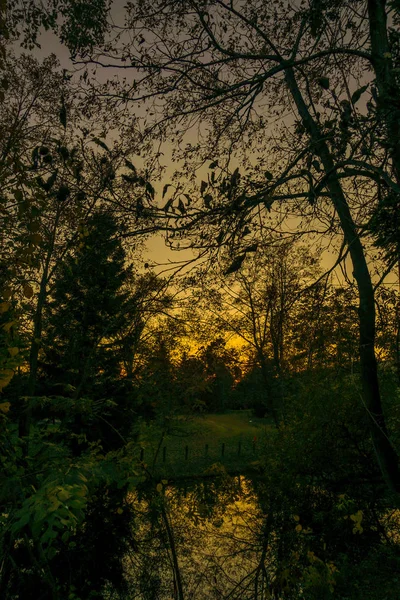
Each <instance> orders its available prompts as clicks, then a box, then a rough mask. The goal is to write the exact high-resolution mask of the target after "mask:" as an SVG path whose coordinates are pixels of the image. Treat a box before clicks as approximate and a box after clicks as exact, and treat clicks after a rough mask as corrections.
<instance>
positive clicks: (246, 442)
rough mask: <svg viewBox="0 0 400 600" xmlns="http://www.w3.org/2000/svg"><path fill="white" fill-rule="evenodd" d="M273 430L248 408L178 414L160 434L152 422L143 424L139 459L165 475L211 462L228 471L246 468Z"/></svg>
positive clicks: (203, 467) (200, 470)
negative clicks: (189, 414)
mask: <svg viewBox="0 0 400 600" xmlns="http://www.w3.org/2000/svg"><path fill="white" fill-rule="evenodd" d="M273 433H274V427H273V425H272V424H271V422H270V421H269V420H267V419H260V418H256V417H253V416H252V415H251V412H250V411H232V412H229V413H225V414H205V415H199V416H195V417H190V418H188V417H178V418H176V419H174V420H173V422H172V423H171V427H170V429H169V431H168V433H167V434H166V435H165V436H164V438H162V437H161V436H162V433H161V431H160V430H159V429H157V428H156V427H155V426H154V425H150V426H144V427H143V430H142V436H141V443H142V446H143V451H144V455H143V459H144V462H145V463H146V464H147V465H148V466H149V468H150V469H151V470H152V471H153V472H154V473H156V474H157V475H158V474H162V475H165V476H166V477H174V476H182V475H200V474H201V473H204V472H206V471H207V469H208V468H209V467H210V466H211V465H212V464H215V463H221V464H223V465H224V466H225V467H226V468H227V470H231V471H238V470H246V469H248V468H249V467H251V465H252V464H254V463H255V462H257V460H258V457H259V455H260V452H261V451H262V447H263V445H264V444H265V443H266V442H267V441H268V440H269V443H271V438H272V437H273ZM157 448H158V454H157V456H156V453H157ZM164 448H165V450H164Z"/></svg>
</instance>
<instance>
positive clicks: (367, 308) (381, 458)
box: [285, 68, 400, 493]
mask: <svg viewBox="0 0 400 600" xmlns="http://www.w3.org/2000/svg"><path fill="white" fill-rule="evenodd" d="M285 78H286V83H287V85H288V88H289V90H290V92H291V94H292V97H293V100H294V102H295V104H296V106H297V109H298V111H299V115H300V117H301V119H302V122H303V125H304V127H305V128H306V130H307V132H308V133H309V135H310V138H311V140H312V142H313V144H314V149H315V152H316V154H317V155H318V156H319V158H320V160H321V162H322V164H323V166H324V170H325V173H326V174H327V175H328V174H329V179H328V180H327V183H326V186H327V188H328V190H329V192H330V196H331V199H332V203H333V206H334V208H335V210H336V212H337V214H338V217H339V220H340V224H341V228H342V231H343V234H344V238H345V240H346V243H347V245H348V248H349V253H350V257H351V261H352V264H353V274H354V278H355V280H356V282H357V287H358V295H359V309H358V314H359V333H360V337H359V344H360V345H359V348H360V363H361V381H362V389H363V393H362V396H363V402H364V405H365V408H366V410H367V412H368V416H369V426H370V432H371V437H372V441H373V445H374V449H375V454H376V458H377V462H378V465H379V468H380V470H381V473H382V475H383V477H384V479H385V481H386V482H387V484H388V486H389V488H390V489H391V490H392V491H396V492H398V493H400V472H399V461H398V456H397V454H396V452H395V450H394V448H393V446H392V444H391V442H390V440H389V436H388V432H387V428H386V424H385V418H384V415H383V410H382V403H381V397H380V391H379V381H378V369H377V363H376V358H375V298H374V289H373V286H372V282H371V277H370V273H369V270H368V265H367V261H366V258H365V253H364V248H363V246H362V243H361V239H360V236H359V234H358V232H357V229H356V225H355V223H354V221H353V218H352V215H351V212H350V209H349V206H348V204H347V200H346V197H345V195H344V193H343V189H342V187H341V184H340V180H339V178H338V177H337V175H336V169H335V162H334V159H333V157H332V155H331V152H330V150H329V148H328V146H327V144H326V142H325V141H324V139H323V135H322V133H321V131H320V129H319V126H318V124H317V123H316V121H315V120H314V119H313V117H312V115H311V113H310V111H309V109H308V107H307V105H306V103H305V101H304V98H303V96H302V93H301V91H300V89H299V87H298V85H297V81H296V78H295V75H294V72H293V69H292V68H288V69H287V70H286V72H285Z"/></svg>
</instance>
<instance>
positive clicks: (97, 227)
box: [43, 211, 137, 447]
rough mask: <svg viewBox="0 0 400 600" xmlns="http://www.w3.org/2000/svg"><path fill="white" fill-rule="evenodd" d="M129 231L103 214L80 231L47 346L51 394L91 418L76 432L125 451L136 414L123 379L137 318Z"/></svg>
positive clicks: (63, 273)
mask: <svg viewBox="0 0 400 600" xmlns="http://www.w3.org/2000/svg"><path fill="white" fill-rule="evenodd" d="M122 231H123V228H121V225H120V224H119V223H118V222H117V220H116V218H115V217H114V216H113V215H112V214H110V213H108V212H100V211H99V212H97V213H95V214H94V215H93V216H92V217H91V218H90V219H88V221H87V222H86V223H85V224H84V225H82V226H81V227H80V237H79V243H78V246H77V248H76V251H75V253H74V254H73V255H72V254H71V255H70V256H68V257H67V258H66V260H65V261H64V262H63V263H62V265H61V266H60V268H59V273H58V277H57V280H56V284H55V289H54V292H53V295H52V301H51V303H50V305H49V316H48V322H47V326H46V336H45V346H44V351H45V361H44V369H43V375H44V378H43V381H44V388H45V390H44V391H45V392H46V393H47V394H56V395H66V396H68V395H69V396H72V398H73V400H74V401H75V404H76V403H77V401H78V400H80V399H88V400H89V401H90V402H91V403H92V411H88V410H86V411H84V412H83V414H80V415H78V416H77V417H75V419H74V423H73V425H72V429H73V430H74V432H75V433H79V434H80V433H84V434H85V435H86V436H87V437H88V439H91V440H93V439H97V440H101V442H102V443H106V445H107V446H108V447H110V446H115V445H119V444H120V443H121V441H122V439H123V437H124V435H126V434H127V433H128V431H129V429H130V426H131V424H132V420H133V418H134V414H135V413H134V399H133V392H132V388H131V385H130V382H128V381H127V379H126V378H125V379H124V378H123V377H122V376H121V363H122V357H121V351H122V347H123V346H124V344H121V338H123V337H124V335H125V332H127V331H129V327H128V325H129V323H130V321H131V319H132V315H133V312H134V311H135V310H137V307H136V302H135V297H134V296H133V295H132V294H131V292H130V290H129V288H128V285H127V284H128V282H129V279H130V277H131V274H132V270H131V268H130V267H127V266H126V252H125V250H124V248H123V246H122V243H121V237H120V234H121V232H122ZM76 410H77V409H76Z"/></svg>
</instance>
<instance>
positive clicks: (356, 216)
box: [88, 0, 400, 491]
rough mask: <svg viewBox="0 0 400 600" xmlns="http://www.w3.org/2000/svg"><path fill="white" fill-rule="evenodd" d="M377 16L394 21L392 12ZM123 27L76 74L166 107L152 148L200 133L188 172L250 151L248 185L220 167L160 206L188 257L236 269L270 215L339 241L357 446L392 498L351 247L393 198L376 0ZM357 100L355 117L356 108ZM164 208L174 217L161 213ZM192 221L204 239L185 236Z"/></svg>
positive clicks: (368, 306) (144, 10) (395, 150)
mask: <svg viewBox="0 0 400 600" xmlns="http://www.w3.org/2000/svg"><path fill="white" fill-rule="evenodd" d="M360 10H361V13H360V12H359V11H360ZM363 10H364V12H362V11H363ZM388 10H389V11H392V14H393V18H394V19H395V22H397V21H396V19H397V18H398V12H397V8H396V5H393V6H392V7H390V6H389V8H388ZM360 14H362V15H363V16H360ZM127 24H128V26H129V27H130V29H131V31H132V33H133V35H132V40H133V41H132V43H126V44H124V45H123V47H121V48H118V47H116V45H113V46H112V50H111V51H109V50H108V48H107V47H106V46H104V48H99V49H98V50H97V51H96V50H94V51H93V53H92V56H91V57H89V59H88V62H91V61H92V62H93V63H94V64H100V65H107V66H110V65H111V64H112V65H113V66H115V67H118V66H120V65H121V66H123V65H124V63H127V65H128V68H132V69H135V70H136V71H137V72H139V74H140V73H142V74H143V76H142V77H141V78H140V77H139V81H136V84H135V86H132V85H131V82H130V81H128V80H125V82H126V83H125V84H124V83H122V87H121V88H120V90H119V91H118V98H121V95H122V94H123V95H124V96H125V98H126V99H127V103H129V102H130V101H131V102H134V101H139V102H140V101H143V100H144V99H147V101H149V99H154V102H153V105H152V110H154V111H155V112H156V113H157V103H156V99H157V98H159V97H161V96H162V97H163V98H164V99H166V98H168V101H167V102H162V103H161V104H160V105H159V109H161V111H162V114H161V117H160V119H159V120H158V121H157V120H154V118H153V121H152V122H149V121H148V122H147V129H146V131H147V132H148V133H149V134H153V135H157V136H159V135H161V136H164V135H165V134H166V131H167V125H168V123H170V124H171V125H172V126H173V127H174V129H175V130H176V129H178V132H177V138H178V139H181V140H184V136H185V134H186V133H187V132H188V131H189V129H190V128H191V127H193V125H194V123H196V122H199V123H200V122H201V123H202V122H207V123H208V125H209V129H208V131H209V133H208V135H206V136H205V137H204V143H203V145H202V144H201V143H199V144H196V145H192V146H191V147H189V149H188V150H187V152H186V164H187V165H188V163H189V162H190V158H191V156H193V153H195V157H194V162H197V163H199V162H203V161H204V159H206V158H209V157H210V158H213V159H214V158H215V157H216V156H218V159H219V160H222V159H223V157H225V159H229V157H230V156H231V155H232V153H233V152H234V151H235V150H236V151H237V152H239V151H243V152H245V153H246V154H247V155H249V153H248V150H249V149H250V148H251V149H254V150H255V153H256V154H255V157H254V158H253V159H250V158H249V159H248V162H247V164H248V165H249V166H250V167H251V165H252V164H253V165H254V163H255V166H254V167H253V169H252V173H251V176H249V177H247V178H246V179H245V178H243V177H242V179H241V181H240V178H241V177H240V173H239V170H238V169H236V170H235V171H234V173H233V174H231V175H230V176H227V175H226V171H225V172H224V171H223V169H225V168H226V160H225V163H224V164H225V167H223V168H221V172H220V174H219V176H218V177H217V176H216V175H215V172H214V175H212V174H211V177H210V180H209V182H208V183H207V182H204V185H202V187H201V192H202V203H199V204H197V206H195V207H194V208H193V209H192V210H191V211H188V205H186V204H184V202H183V198H182V197H178V196H176V195H175V196H173V197H172V198H171V202H170V203H169V205H168V206H166V209H167V210H170V211H171V213H170V219H171V221H172V222H175V223H178V228H177V229H178V231H179V230H180V229H181V227H183V226H184V225H186V226H187V227H189V229H190V228H192V231H194V232H196V231H197V232H198V233H199V234H198V235H197V237H196V236H195V238H194V239H195V241H194V246H196V245H197V246H199V245H203V247H204V245H205V244H206V243H207V242H208V244H209V245H211V246H213V247H218V245H221V244H222V243H227V240H228V239H229V240H230V242H231V243H232V244H234V245H235V247H236V248H237V250H238V252H239V254H238V258H240V257H244V256H245V252H244V245H243V237H244V232H245V231H246V227H247V229H249V227H250V225H249V223H253V222H254V219H255V218H256V217H257V218H259V216H260V215H261V217H262V220H263V222H264V223H265V222H266V221H267V220H268V211H269V210H271V207H272V206H273V205H275V206H276V205H277V204H278V203H279V205H283V206H286V207H287V208H286V209H285V208H283V211H285V210H286V211H287V212H290V211H292V210H293V211H294V212H295V213H299V212H300V214H302V215H303V218H307V219H309V220H310V219H311V218H312V219H315V217H318V218H319V219H320V220H322V222H323V223H327V222H328V224H327V226H325V228H324V230H325V231H327V232H333V233H335V232H337V231H340V232H341V233H342V235H343V239H344V243H345V245H346V246H347V249H348V253H349V256H350V259H351V262H352V266H353V273H354V278H355V280H356V282H357V288H358V295H359V325H360V329H359V332H360V343H359V352H360V360H361V366H362V381H363V398H364V402H365V405H366V407H367V409H368V411H369V415H370V430H371V435H372V438H373V440H374V445H375V449H376V455H377V460H378V462H379V464H380V468H381V470H382V474H383V475H384V477H385V479H386V481H387V482H388V485H389V486H390V487H391V488H392V489H393V490H394V489H395V490H397V491H398V490H399V489H400V476H399V469H398V458H397V455H396V453H395V451H394V449H393V447H392V445H391V443H390V438H389V435H388V432H387V430H386V425H385V419H384V415H383V411H382V405H381V398H380V392H379V382H378V376H377V366H376V358H375V353H374V345H375V308H374V289H373V285H372V282H371V274H370V269H369V266H368V259H367V253H366V251H365V249H364V247H363V243H362V240H361V237H362V235H364V233H365V231H366V230H365V228H363V229H362V228H361V225H362V220H363V219H365V218H367V215H368V214H371V213H373V211H374V208H375V207H376V205H377V202H378V200H379V197H381V198H384V197H385V196H387V191H388V190H392V191H394V192H396V193H398V189H399V187H398V186H399V181H398V175H397V174H398V172H399V169H398V164H397V162H398V157H399V155H400V153H399V141H398V140H399V137H398V136H397V134H395V133H393V132H396V131H397V127H398V125H397V124H396V123H398V121H399V120H398V119H397V120H396V116H397V115H398V107H397V104H396V101H395V100H394V98H396V97H397V96H398V81H397V76H396V72H395V66H396V65H397V62H396V61H397V60H398V57H397V54H396V52H397V51H396V47H397V46H396V44H397V35H396V32H391V31H390V27H389V26H388V21H387V6H386V3H385V1H384V0H371V1H370V2H368V3H366V2H364V1H361V0H360V2H357V3H356V4H354V3H353V2H351V3H350V2H347V1H345V0H344V1H341V2H337V3H335V6H334V7H330V6H329V7H328V5H325V4H324V3H319V2H318V3H317V2H314V1H311V2H309V3H307V4H306V3H304V4H301V5H299V6H292V5H291V4H290V3H286V2H285V1H282V2H280V3H279V4H278V5H276V4H272V5H265V3H260V2H258V1H256V0H254V1H252V2H249V3H246V4H245V5H243V6H242V5H240V6H236V5H234V4H232V3H228V2H224V1H223V0H215V1H213V2H210V3H207V5H204V4H203V3H202V2H182V3H181V4H180V5H179V10H178V9H177V6H176V3H175V2H170V1H168V0H160V1H159V2H156V3H154V2H151V3H150V2H149V3H147V2H141V3H139V4H130V5H129V7H128V12H127ZM376 24H377V26H376ZM177 31H179V32H180V35H177V33H176V32H177ZM343 31H346V32H347V34H346V35H344V34H343V33H342V32H343ZM150 32H151V34H150ZM149 34H150V35H149ZM366 39H367V45H366V43H365V40H366ZM111 56H112V59H111ZM125 66H126V65H125ZM365 70H367V72H368V73H369V78H370V79H373V81H372V82H371V83H370V82H369V81H367V82H366V80H365V77H364V73H365ZM352 89H354V92H352V91H351V90H352ZM367 92H368V110H367V113H365V112H363V111H362V110H361V109H360V108H359V106H360V100H361V98H362V96H363V94H367ZM107 97H109V94H107ZM283 109H285V110H286V109H290V111H294V115H295V116H294V119H292V120H291V122H290V121H289V120H287V119H286V120H281V122H282V128H281V133H280V141H279V145H278V146H277V145H276V143H275V139H276V136H275V133H271V131H270V130H268V121H269V120H271V119H273V118H274V115H276V116H278V115H279V114H280V113H281V111H282V110H283ZM178 123H179V126H178V128H177V127H176V125H177V124H178ZM174 137H175V136H174ZM255 146H256V147H255ZM221 155H222V156H221ZM192 162H193V161H192ZM257 163H258V164H257ZM213 168H215V164H214V161H213ZM263 172H265V177H264V176H263ZM245 184H247V185H245ZM207 187H208V189H207ZM371 189H372V196H371ZM368 190H369V193H368ZM205 191H207V194H205ZM284 202H285V204H283V203H284ZM192 206H193V205H192ZM289 207H290V208H289ZM175 208H177V209H178V210H180V212H181V215H179V213H178V214H177V213H175V214H174V213H173V212H172V211H173V210H175ZM188 213H191V214H188ZM190 217H191V218H190ZM202 217H203V222H204V221H205V222H207V223H208V230H207V233H204V228H203V233H202V232H199V228H198V226H199V222H200V220H201V218H202ZM360 219H361V220H360ZM188 221H189V223H188ZM240 252H242V253H243V252H244V254H240Z"/></svg>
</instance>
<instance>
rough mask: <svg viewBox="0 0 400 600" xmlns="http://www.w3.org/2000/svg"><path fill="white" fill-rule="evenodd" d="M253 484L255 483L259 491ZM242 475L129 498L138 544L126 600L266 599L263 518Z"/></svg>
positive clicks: (255, 493)
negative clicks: (133, 512)
mask: <svg viewBox="0 0 400 600" xmlns="http://www.w3.org/2000/svg"><path fill="white" fill-rule="evenodd" d="M258 487H260V486H258ZM256 488H257V484H255V482H254V481H252V480H250V479H249V478H246V477H243V476H237V477H232V478H231V477H229V476H220V477H216V478H215V479H206V480H203V481H191V482H190V481H185V482H181V483H179V484H178V483H176V484H174V485H170V484H167V485H163V488H162V490H160V492H158V493H157V495H155V496H153V497H152V498H149V497H147V498H145V497H144V495H142V494H140V492H138V493H136V494H135V495H132V496H131V497H130V502H132V503H133V505H134V508H135V512H136V514H137V528H136V532H135V539H137V547H136V548H135V549H134V552H132V553H131V554H129V556H128V557H127V558H126V570H127V573H128V579H129V581H130V586H131V590H130V595H129V597H130V598H137V599H138V600H139V599H140V600H156V599H157V600H162V599H164V598H165V599H170V598H178V599H179V600H181V599H182V598H190V599H193V600H196V599H199V600H200V599H201V600H208V599H215V598H230V599H232V600H235V599H239V598H240V599H243V600H246V599H247V598H248V599H250V598H251V599H253V598H257V599H258V600H264V599H267V598H271V597H272V596H271V592H270V589H269V587H270V586H269V584H268V581H269V577H270V575H269V573H268V572H269V571H271V568H270V567H271V565H270V564H268V562H267V560H266V559H267V552H266V544H265V533H266V528H267V527H270V525H269V524H268V521H269V519H268V513H267V512H266V508H267V507H266V506H265V504H264V503H263V498H262V494H260V490H259V489H258V490H257V489H256Z"/></svg>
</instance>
